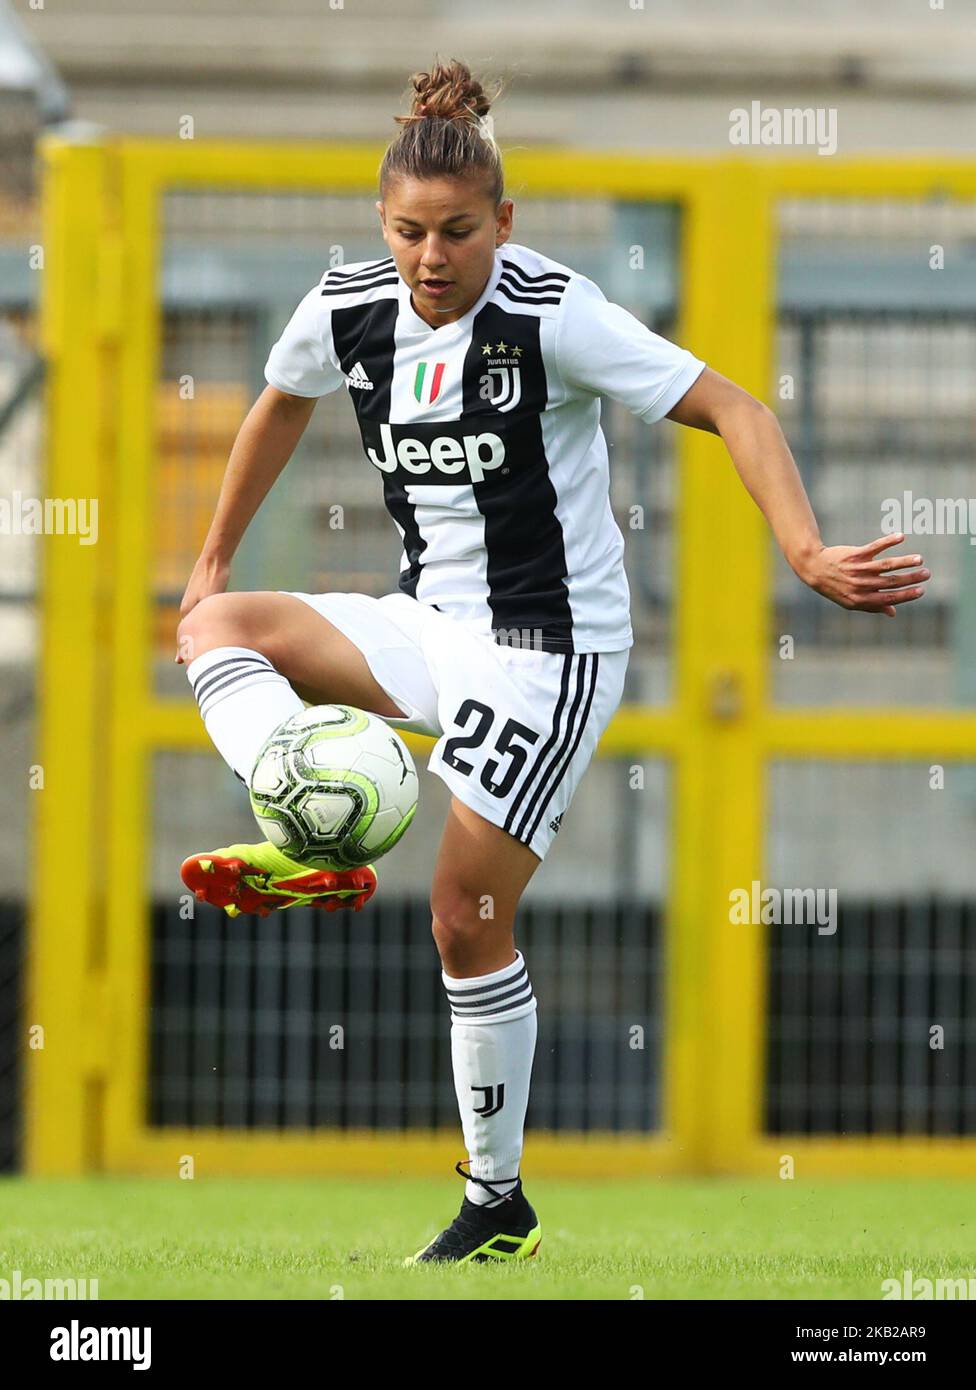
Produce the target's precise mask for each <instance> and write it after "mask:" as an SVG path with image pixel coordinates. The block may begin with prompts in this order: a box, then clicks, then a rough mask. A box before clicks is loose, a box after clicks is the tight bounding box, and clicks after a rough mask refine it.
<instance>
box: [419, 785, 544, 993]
mask: <svg viewBox="0 0 976 1390" xmlns="http://www.w3.org/2000/svg"><path fill="white" fill-rule="evenodd" d="M541 862H542V861H541V859H540V858H539V856H538V855H537V854H535V853H533V851H532V850H530V849H529V847H528V846H527V845H524V844H522V843H521V842H520V841H519V840H516V839H515V837H514V836H513V835H510V834H509V833H508V831H506V830H502V829H501V827H500V826H497V825H493V824H492V822H491V821H489V820H486V819H485V817H484V816H481V815H479V814H478V812H477V811H473V810H472V809H471V807H470V806H466V805H465V804H464V802H462V801H461V800H459V799H458V797H456V796H453V797H452V798H451V806H450V810H449V812H448V816H447V822H446V824H445V826H444V834H443V837H442V839H441V845H440V850H439V852H438V855H437V863H436V865H435V867H434V878H433V883H432V886H431V894H430V906H431V912H432V914H433V931H434V938H435V940H436V942H437V947H438V950H439V951H440V954H441V960H442V962H443V964H444V968H445V970H447V972H448V974H449V975H456V976H466V975H467V976H471V975H486V974H489V973H490V972H491V971H493V970H500V969H501V968H502V967H503V966H505V965H508V964H509V963H510V962H511V961H512V959H513V946H512V943H513V939H514V935H513V930H514V923H515V912H516V909H517V907H518V904H519V899H520V898H521V896H522V893H523V892H524V890H525V887H526V885H527V884H528V882H529V880H530V879H531V877H532V875H533V874H534V873H535V871H536V869H537V868H538V867H539V865H540V864H541Z"/></svg>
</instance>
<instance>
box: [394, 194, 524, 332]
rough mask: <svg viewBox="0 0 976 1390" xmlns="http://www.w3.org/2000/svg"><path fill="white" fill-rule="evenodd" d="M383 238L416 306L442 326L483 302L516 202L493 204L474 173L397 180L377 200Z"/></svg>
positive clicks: (427, 319)
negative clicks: (460, 176)
mask: <svg viewBox="0 0 976 1390" xmlns="http://www.w3.org/2000/svg"><path fill="white" fill-rule="evenodd" d="M376 207H377V209H378V211H379V214H380V222H381V223H382V226H383V240H384V241H385V242H386V244H387V246H389V248H390V251H391V252H392V253H393V259H394V261H395V262H396V268H397V270H398V272H399V274H400V278H401V279H403V280H405V281H406V283H407V284H408V285H409V286H410V292H411V298H412V301H413V307H414V309H415V310H416V312H417V313H418V314H419V315H420V317H421V318H422V319H423V320H424V322H425V323H429V324H431V326H432V327H434V328H437V327H439V326H440V325H441V324H442V323H454V322H455V320H457V319H459V318H461V317H462V316H463V315H464V314H466V313H467V312H468V310H469V309H470V308H471V306H472V305H473V304H475V303H477V301H478V299H479V298H480V297H481V293H482V291H483V290H484V288H485V285H486V284H487V282H488V277H489V275H490V274H491V271H492V267H493V265H494V261H495V248H496V247H497V246H501V245H503V243H504V242H506V241H507V240H508V238H509V236H510V235H511V231H512V201H511V199H510V198H505V199H503V200H502V202H501V203H500V204H499V205H498V207H496V206H495V203H494V200H493V199H492V198H491V196H490V195H489V194H488V193H487V192H486V190H485V188H484V186H483V184H481V183H479V182H477V181H475V180H469V179H408V178H400V179H395V180H394V181H393V182H392V183H391V184H390V186H389V187H388V188H387V192H386V198H385V199H384V200H383V201H382V202H379V203H377V204H376Z"/></svg>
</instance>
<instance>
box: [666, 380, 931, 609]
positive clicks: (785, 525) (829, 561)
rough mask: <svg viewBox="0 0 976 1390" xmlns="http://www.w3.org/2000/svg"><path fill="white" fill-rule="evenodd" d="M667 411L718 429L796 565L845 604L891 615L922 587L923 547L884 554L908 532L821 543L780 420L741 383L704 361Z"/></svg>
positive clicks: (695, 424)
mask: <svg viewBox="0 0 976 1390" xmlns="http://www.w3.org/2000/svg"><path fill="white" fill-rule="evenodd" d="M667 418H668V419H669V420H674V421H676V422H677V423H678V424H679V425H689V426H691V428H692V429H699V430H708V431H710V432H711V433H712V434H717V435H719V436H720V437H721V439H722V441H723V443H724V444H725V447H726V449H728V451H729V456H730V458H731V459H732V462H733V464H734V465H735V469H736V472H737V473H738V475H739V477H740V478H741V479H742V481H743V483H744V484H745V486H746V489H747V490H748V492H749V494H750V496H751V497H752V498H753V500H754V501H755V503H756V505H757V506H758V507H759V509H760V510H761V512H762V513H763V515H764V516H765V518H766V520H767V521H768V522H769V524H770V526H771V528H772V531H773V534H774V535H775V537H776V540H777V542H778V543H779V547H780V549H781V550H782V552H783V554H784V555H785V556H786V559H787V561H788V562H789V564H790V566H791V568H792V569H793V571H794V573H795V574H797V575H798V576H799V578H800V579H802V580H803V582H804V583H805V584H808V585H809V586H810V588H811V589H815V590H816V592H817V593H818V594H823V596H824V597H825V598H829V599H831V600H832V601H833V602H834V603H837V604H840V606H841V607H842V608H849V609H856V610H859V611H861V612H866V613H885V614H887V615H888V617H891V618H893V617H894V616H895V612H896V608H895V605H896V604H899V603H910V602H911V601H912V600H913V599H917V598H921V596H922V594H923V593H924V592H925V590H924V588H922V587H921V586H922V585H923V584H924V583H925V581H926V580H927V579H928V578H929V571H928V570H927V569H921V568H918V566H920V565H921V564H922V557H921V555H884V556H883V555H882V552H883V551H885V550H889V549H890V548H891V547H892V546H895V545H899V544H900V543H901V542H902V541H903V540H904V539H905V538H904V536H903V535H902V534H901V533H897V534H895V535H890V536H879V537H878V539H877V540H873V541H871V542H869V543H868V544H867V545H862V546H854V545H831V546H828V545H824V543H823V541H822V540H821V537H820V528H819V527H818V525H817V519H816V517H815V516H814V514H813V508H812V507H811V506H810V501H809V498H808V497H807V494H806V491H805V489H804V487H803V483H802V481H801V479H800V474H799V471H798V469H797V466H796V464H795V463H794V461H793V455H792V454H791V453H790V449H789V445H788V444H787V442H786V438H785V436H784V434H783V431H782V429H781V428H780V424H779V421H778V420H777V418H776V416H775V415H774V414H773V412H772V411H771V410H770V409H769V407H768V406H766V405H763V403H762V401H758V400H756V398H755V396H751V395H750V394H749V392H748V391H744V390H743V389H742V387H741V386H736V384H735V383H734V382H732V381H729V380H728V378H727V377H724V376H721V375H720V374H719V373H718V372H714V371H712V370H711V369H710V368H708V367H706V368H705V370H704V371H703V372H702V374H701V375H700V376H699V377H698V380H697V381H696V382H695V383H694V384H693V385H692V386H691V387H690V388H689V390H688V391H686V392H685V394H684V395H683V396H682V398H681V400H680V401H678V403H677V405H676V406H674V408H673V409H672V410H670V411H669V412H668V416H667Z"/></svg>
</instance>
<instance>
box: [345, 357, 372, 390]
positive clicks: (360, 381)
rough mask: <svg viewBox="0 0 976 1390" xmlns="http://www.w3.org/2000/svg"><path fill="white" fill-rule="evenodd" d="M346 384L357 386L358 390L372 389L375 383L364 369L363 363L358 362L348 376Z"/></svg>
mask: <svg viewBox="0 0 976 1390" xmlns="http://www.w3.org/2000/svg"><path fill="white" fill-rule="evenodd" d="M346 385H347V386H349V387H350V388H351V387H355V388H356V390H357V391H372V389H373V383H372V382H371V381H370V379H369V377H368V376H367V375H366V373H365V372H364V371H363V364H362V363H361V362H357V363H356V364H355V366H354V367H353V369H352V371H351V372H350V373H349V375H348V376H347V377H346Z"/></svg>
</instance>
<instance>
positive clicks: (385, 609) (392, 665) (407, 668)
mask: <svg viewBox="0 0 976 1390" xmlns="http://www.w3.org/2000/svg"><path fill="white" fill-rule="evenodd" d="M279 592H285V591H284V590H280V591H279ZM292 597H293V598H300V599H301V600H302V601H303V602H304V603H307V604H309V605H310V606H311V607H312V608H314V609H315V611H316V612H317V613H321V614H322V616H323V617H324V618H328V620H329V622H331V623H334V624H335V626H336V627H337V628H338V629H339V631H340V632H341V633H343V634H344V636H346V637H348V638H349V640H350V642H352V643H353V644H354V645H355V646H356V647H358V648H359V650H360V651H361V652H362V654H363V656H364V657H365V658H366V662H367V664H368V666H369V669H370V671H371V672H372V674H373V676H374V677H375V679H376V681H377V684H379V685H380V686H382V688H383V689H384V690H385V691H386V693H387V695H389V697H390V699H391V700H392V701H393V702H394V703H395V704H396V705H397V707H398V708H399V709H401V710H403V711H404V712H405V715H406V717H405V718H400V717H399V716H393V715H381V716H380V718H382V719H384V720H385V721H386V723H388V724H392V725H393V726H394V727H395V728H397V729H408V730H412V731H413V732H415V733H421V734H431V735H433V736H434V737H435V738H436V739H437V742H436V744H435V745H434V747H433V749H432V751H431V754H430V758H429V759H428V762H427V767H428V770H429V771H430V772H435V773H436V774H437V776H438V777H440V778H441V780H442V781H444V782H446V783H447V786H448V787H449V788H450V790H451V792H452V793H453V794H454V795H455V796H456V797H457V798H458V799H459V800H460V801H462V802H463V803H464V804H465V806H470V807H471V809H472V810H473V811H477V813H478V814H479V815H481V816H484V817H485V819H486V820H489V821H491V822H492V824H493V825H499V826H501V827H502V829H503V830H507V831H508V832H509V834H511V835H514V836H515V838H516V839H517V840H520V841H521V842H522V843H523V844H526V845H528V846H529V848H530V849H531V850H532V851H533V852H534V853H535V854H537V855H538V856H539V858H540V859H544V858H545V856H546V851H547V850H548V849H549V846H550V845H551V844H552V841H553V839H554V837H555V835H556V833H557V831H558V830H559V826H560V822H561V820H562V817H563V815H564V814H565V812H566V810H567V808H568V806H569V803H570V802H571V801H572V799H573V793H574V792H575V791H576V788H577V786H578V785H579V782H580V779H581V777H582V776H583V773H584V772H585V771H586V769H587V766H588V765H589V761H590V759H591V758H592V756H593V753H594V750H595V748H596V745H597V742H598V741H599V739H600V736H601V734H602V733H603V731H604V729H605V728H606V727H607V724H608V723H609V722H610V719H611V718H612V716H613V713H614V711H615V710H616V708H617V706H618V705H619V704H620V699H621V696H622V695H623V689H624V677H625V675H626V673H627V663H628V661H629V658H630V649H629V648H626V649H624V650H623V651H616V652H599V653H596V652H589V653H585V654H583V655H580V656H572V655H564V654H563V653H557V652H542V651H537V650H534V649H529V648H520V647H511V646H502V645H499V644H497V643H496V642H495V641H494V639H493V638H492V637H490V636H488V635H484V634H482V633H478V632H474V631H473V630H472V629H471V628H470V627H468V626H466V625H465V624H464V623H463V622H460V621H458V620H457V619H455V618H451V617H449V616H448V615H447V614H446V613H442V612H440V610H439V609H436V608H433V607H431V605H430V604H426V603H421V602H419V600H417V599H414V598H411V597H410V595H409V594H404V593H402V592H400V591H398V592H397V593H393V594H386V595H385V596H384V597H383V598H370V597H369V596H368V595H366V594H292Z"/></svg>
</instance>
